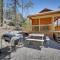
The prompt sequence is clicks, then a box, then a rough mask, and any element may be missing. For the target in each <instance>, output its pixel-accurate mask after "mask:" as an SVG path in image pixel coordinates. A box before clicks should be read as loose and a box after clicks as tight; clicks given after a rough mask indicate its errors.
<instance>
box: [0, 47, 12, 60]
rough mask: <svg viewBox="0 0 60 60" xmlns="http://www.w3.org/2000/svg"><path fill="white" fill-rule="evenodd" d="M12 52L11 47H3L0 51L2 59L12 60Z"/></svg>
mask: <svg viewBox="0 0 60 60" xmlns="http://www.w3.org/2000/svg"><path fill="white" fill-rule="evenodd" d="M12 52H13V51H12ZM12 52H11V51H10V48H9V47H5V48H2V49H1V52H0V60H10V59H11V53H12Z"/></svg>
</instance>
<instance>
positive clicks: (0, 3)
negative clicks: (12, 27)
mask: <svg viewBox="0 0 60 60" xmlns="http://www.w3.org/2000/svg"><path fill="white" fill-rule="evenodd" d="M0 24H1V26H2V25H3V0H0Z"/></svg>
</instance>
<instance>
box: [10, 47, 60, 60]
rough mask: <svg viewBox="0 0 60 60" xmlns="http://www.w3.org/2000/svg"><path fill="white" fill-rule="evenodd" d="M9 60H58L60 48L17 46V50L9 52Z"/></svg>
mask: <svg viewBox="0 0 60 60" xmlns="http://www.w3.org/2000/svg"><path fill="white" fill-rule="evenodd" d="M11 60H60V50H57V49H53V48H42V50H38V49H32V48H27V47H23V48H19V49H17V52H14V53H11Z"/></svg>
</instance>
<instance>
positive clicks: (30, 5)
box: [17, 0, 34, 16]
mask: <svg viewBox="0 0 60 60" xmlns="http://www.w3.org/2000/svg"><path fill="white" fill-rule="evenodd" d="M17 3H18V6H19V7H21V8H22V16H23V10H24V9H26V10H27V11H29V9H30V8H32V7H33V5H34V4H33V2H32V1H31V0H28V2H27V3H24V1H23V0H21V3H19V2H17ZM28 13H29V12H28Z"/></svg>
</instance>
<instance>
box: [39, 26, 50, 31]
mask: <svg viewBox="0 0 60 60" xmlns="http://www.w3.org/2000/svg"><path fill="white" fill-rule="evenodd" d="M47 30H49V26H40V31H47Z"/></svg>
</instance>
